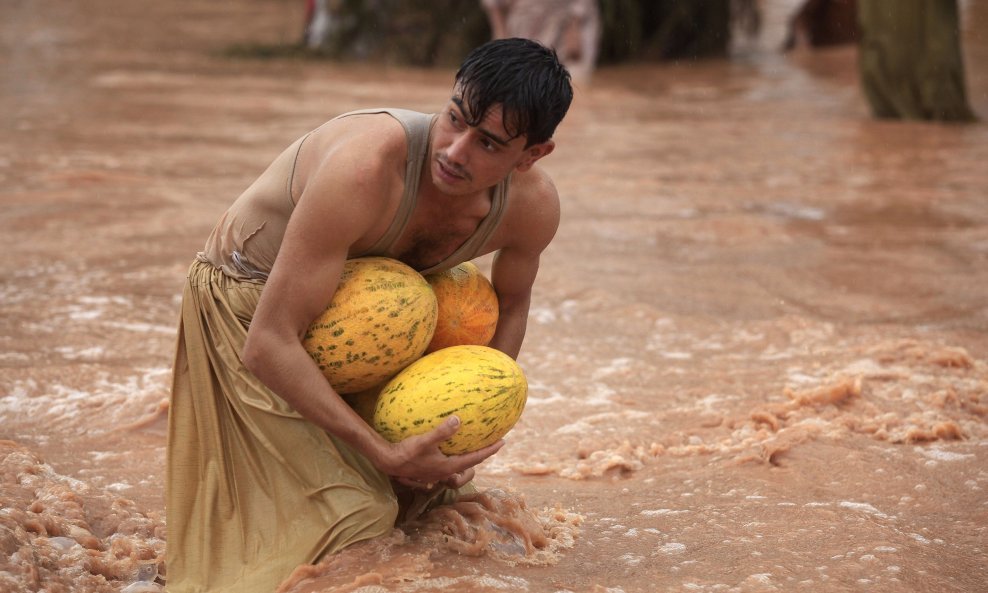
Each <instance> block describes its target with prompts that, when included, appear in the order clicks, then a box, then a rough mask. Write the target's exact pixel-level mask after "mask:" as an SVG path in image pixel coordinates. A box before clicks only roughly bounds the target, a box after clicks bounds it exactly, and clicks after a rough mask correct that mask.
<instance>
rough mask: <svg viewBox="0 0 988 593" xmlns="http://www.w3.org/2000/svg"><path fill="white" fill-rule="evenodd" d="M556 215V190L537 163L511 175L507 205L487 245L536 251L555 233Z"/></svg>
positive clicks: (558, 216) (558, 217) (557, 194)
mask: <svg viewBox="0 0 988 593" xmlns="http://www.w3.org/2000/svg"><path fill="white" fill-rule="evenodd" d="M559 219H560V203H559V192H558V191H557V190H556V185H555V184H554V183H553V181H552V178H551V177H550V176H549V174H548V173H546V172H545V170H543V169H542V168H540V167H538V166H535V167H532V168H531V169H529V170H528V171H524V172H518V173H516V174H515V175H513V176H512V179H511V187H510V189H509V193H508V209H507V211H506V212H505V216H504V219H503V220H502V223H501V225H500V227H499V228H498V232H497V233H496V235H495V237H496V239H495V241H494V242H493V244H492V245H491V247H492V248H494V249H505V248H519V249H522V250H525V251H532V252H540V251H541V250H542V249H544V248H545V246H546V245H548V244H549V242H550V241H551V240H552V237H553V236H554V235H555V234H556V230H557V229H558V227H559Z"/></svg>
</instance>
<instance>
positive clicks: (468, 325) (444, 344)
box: [425, 262, 498, 353]
mask: <svg viewBox="0 0 988 593" xmlns="http://www.w3.org/2000/svg"><path fill="white" fill-rule="evenodd" d="M425 279H426V280H427V281H428V282H429V285H430V286H432V289H433V291H435V294H436V302H437V305H438V309H439V315H438V319H437V320H436V329H435V332H433V335H432V341H431V342H430V343H429V346H428V348H426V353H429V352H435V351H436V350H440V349H442V348H448V347H450V346H464V345H469V346H486V345H488V344H489V343H490V341H491V338H493V337H494V331H495V330H496V329H497V319H498V304H497V293H496V292H494V286H493V285H492V284H491V282H490V280H488V279H487V277H486V276H484V273H483V272H481V271H480V268H478V267H477V266H476V265H475V264H473V262H464V263H462V264H460V265H458V266H456V267H454V268H451V269H449V270H446V271H445V272H439V273H436V274H429V275H428V276H426V277H425Z"/></svg>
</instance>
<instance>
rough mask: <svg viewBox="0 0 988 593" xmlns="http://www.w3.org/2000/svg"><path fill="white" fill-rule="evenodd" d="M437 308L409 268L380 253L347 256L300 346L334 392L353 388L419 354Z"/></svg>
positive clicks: (363, 386) (425, 285)
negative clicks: (326, 302) (331, 293)
mask: <svg viewBox="0 0 988 593" xmlns="http://www.w3.org/2000/svg"><path fill="white" fill-rule="evenodd" d="M437 313H438V309H437V304H436V296H435V293H434V292H433V290H432V288H431V287H430V286H429V283H428V282H426V280H425V278H423V277H422V275H421V274H419V273H418V272H416V271H415V270H414V269H412V268H411V267H409V266H407V265H405V264H403V263H401V262H399V261H398V260H394V259H390V258H386V257H363V258H358V259H353V260H350V261H348V262H346V265H345V266H344V269H343V276H342V278H341V280H340V284H339V287H338V288H337V289H336V294H335V295H334V296H333V299H332V302H330V304H329V306H328V307H327V308H326V310H325V311H324V312H323V313H322V314H321V315H319V317H317V318H316V319H315V320H314V321H313V322H312V324H311V325H310V326H309V329H308V331H307V332H306V334H305V336H304V337H303V339H302V345H303V346H304V347H305V350H306V351H307V352H308V353H309V356H311V357H312V359H313V360H314V361H315V362H316V364H317V365H319V369H320V370H321V371H322V373H323V375H325V376H326V379H327V380H329V383H330V385H332V386H333V388H334V389H335V390H336V391H337V392H338V393H341V394H343V393H356V392H358V391H363V390H364V389H367V388H370V387H373V386H375V385H380V384H382V383H384V382H385V381H387V380H388V379H389V378H390V377H392V376H393V375H394V374H395V373H397V372H398V371H400V370H401V369H403V368H405V367H406V366H408V365H409V364H410V363H411V362H413V361H414V360H416V359H418V358H419V357H420V356H422V354H423V353H424V352H425V348H426V347H427V346H428V345H429V342H430V341H431V340H432V334H433V332H434V331H435V329H436V315H437Z"/></svg>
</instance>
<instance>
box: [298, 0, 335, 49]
mask: <svg viewBox="0 0 988 593" xmlns="http://www.w3.org/2000/svg"><path fill="white" fill-rule="evenodd" d="M329 2H330V0H305V33H304V35H303V37H304V40H305V46H306V47H307V48H309V49H318V48H319V46H320V45H322V44H323V40H324V39H326V36H327V35H328V34H329V27H330V23H331V18H330V12H329Z"/></svg>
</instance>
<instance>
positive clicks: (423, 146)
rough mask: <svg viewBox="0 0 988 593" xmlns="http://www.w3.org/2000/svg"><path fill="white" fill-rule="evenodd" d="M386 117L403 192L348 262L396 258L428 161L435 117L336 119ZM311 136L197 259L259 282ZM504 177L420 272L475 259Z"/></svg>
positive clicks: (500, 206)
mask: <svg viewBox="0 0 988 593" xmlns="http://www.w3.org/2000/svg"><path fill="white" fill-rule="evenodd" d="M379 113H386V114H388V115H390V116H391V117H393V118H395V119H396V120H397V121H398V122H399V123H401V125H402V127H403V128H404V129H405V136H406V139H407V142H408V158H407V161H406V165H405V189H404V192H403V193H402V196H401V203H400V204H399V206H398V211H397V213H396V214H395V217H394V220H392V221H391V225H390V226H389V227H388V230H387V231H385V233H384V234H383V235H382V236H381V238H380V239H379V240H378V241H377V242H376V243H375V244H374V245H372V246H371V247H370V248H369V249H367V250H365V251H364V252H362V253H359V254H356V255H351V258H356V257H364V256H371V255H378V256H385V257H395V255H394V254H393V253H392V252H391V251H390V250H391V248H392V246H393V245H394V243H395V241H397V240H398V238H399V237H400V236H401V234H402V232H404V230H405V227H406V226H407V225H408V222H409V220H411V217H412V212H413V211H414V210H415V205H416V203H417V202H418V195H417V192H418V187H419V179H420V178H421V174H422V166H423V164H424V163H425V161H426V159H428V158H429V131H430V130H431V129H432V125H433V122H434V121H435V117H436V116H435V114H427V113H419V112H417V111H409V110H406V109H383V108H382V109H363V110H360V111H352V112H349V113H344V114H343V115H340V116H337V118H335V119H338V118H341V117H348V116H352V115H363V114H379ZM310 134H312V132H309V133H308V134H306V135H305V136H302V137H301V138H299V139H298V140H296V141H295V142H294V143H292V145H291V146H289V147H288V148H286V149H285V151H284V152H282V153H281V154H280V155H278V157H277V158H276V159H275V160H274V162H272V163H271V165H270V166H269V167H268V168H267V169H266V170H265V171H264V173H262V174H261V176H260V177H258V178H257V180H256V181H255V182H254V183H253V184H252V185H251V186H250V187H248V188H247V189H246V190H245V191H244V193H242V194H241V195H240V197H239V198H237V200H236V201H235V202H234V203H233V205H232V206H230V208H229V209H228V210H227V211H226V212H225V213H224V214H223V216H222V217H221V218H220V220H219V222H218V223H217V224H216V226H215V227H214V228H213V231H212V233H211V234H210V235H209V238H208V239H207V240H206V246H205V248H204V249H203V251H201V252H199V254H198V256H197V257H198V259H199V260H201V261H205V262H209V263H211V264H212V265H213V266H215V267H217V268H219V269H220V270H221V271H222V272H223V273H224V274H226V275H227V276H230V277H231V278H235V279H237V280H245V281H254V282H263V281H264V280H266V279H267V277H268V274H269V273H270V272H271V267H272V266H273V265H274V260H275V257H277V255H278V249H279V248H280V247H281V241H282V239H283V238H284V236H285V229H286V228H287V226H288V219H289V217H291V215H292V211H294V209H295V200H294V199H293V197H292V178H293V177H294V175H295V164H296V162H297V159H298V153H299V150H301V148H302V144H303V143H304V142H305V140H306V138H308V137H309V135H310ZM509 182H510V178H509V179H505V180H503V181H501V182H500V183H499V184H497V185H496V186H494V187H493V188H491V209H490V212H489V213H488V214H487V216H486V217H485V218H484V219H483V220H482V221H481V222H480V224H479V225H477V230H476V231H475V232H474V234H473V235H471V236H470V237H468V238H467V240H466V241H464V242H463V243H462V244H460V246H459V247H458V248H457V249H456V250H455V251H454V252H453V253H451V254H450V255H449V256H448V257H447V258H446V259H444V260H443V261H441V262H438V263H436V264H435V265H433V266H431V267H429V268H427V269H425V270H419V271H420V272H421V273H422V274H431V273H433V272H440V271H443V270H447V269H449V268H452V267H453V266H455V265H457V264H459V263H462V262H465V261H469V260H471V259H473V258H475V257H477V256H478V255H480V250H481V249H482V248H483V246H484V244H485V243H486V242H487V240H488V239H489V238H490V236H491V235H492V234H493V233H494V230H495V229H496V228H497V225H498V223H500V221H501V218H502V217H503V216H504V212H505V210H506V208H507V201H508V185H509Z"/></svg>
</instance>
